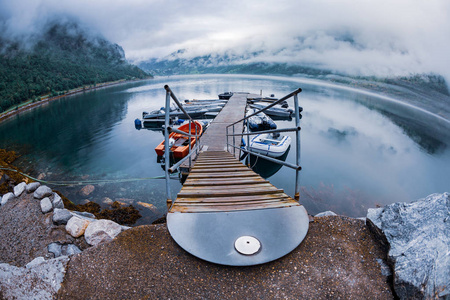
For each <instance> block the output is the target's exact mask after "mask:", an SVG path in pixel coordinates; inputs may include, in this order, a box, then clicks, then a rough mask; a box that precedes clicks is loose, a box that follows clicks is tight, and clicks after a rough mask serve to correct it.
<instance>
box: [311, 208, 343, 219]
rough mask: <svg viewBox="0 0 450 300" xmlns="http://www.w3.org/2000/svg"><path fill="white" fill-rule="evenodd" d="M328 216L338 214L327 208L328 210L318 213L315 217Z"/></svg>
mask: <svg viewBox="0 0 450 300" xmlns="http://www.w3.org/2000/svg"><path fill="white" fill-rule="evenodd" d="M326 216H337V215H336V214H335V213H334V212H332V211H331V210H327V211H324V212H321V213H318V214H317V215H315V216H314V218H317V217H326Z"/></svg>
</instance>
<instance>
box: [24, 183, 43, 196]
mask: <svg viewBox="0 0 450 300" xmlns="http://www.w3.org/2000/svg"><path fill="white" fill-rule="evenodd" d="M40 186H41V184H40V183H39V182H32V183H29V184H28V185H27V193H28V194H29V193H32V192H34V191H35V190H36V189H37V188H38V187H40Z"/></svg>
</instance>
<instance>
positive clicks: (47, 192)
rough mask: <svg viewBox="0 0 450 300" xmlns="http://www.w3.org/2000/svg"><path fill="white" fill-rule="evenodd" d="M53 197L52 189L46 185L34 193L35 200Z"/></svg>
mask: <svg viewBox="0 0 450 300" xmlns="http://www.w3.org/2000/svg"><path fill="white" fill-rule="evenodd" d="M51 195H53V191H52V189H51V188H49V187H48V186H46V185H41V186H40V187H38V188H37V189H36V190H35V191H34V194H33V196H34V198H36V199H42V198H44V197H50V196H51Z"/></svg>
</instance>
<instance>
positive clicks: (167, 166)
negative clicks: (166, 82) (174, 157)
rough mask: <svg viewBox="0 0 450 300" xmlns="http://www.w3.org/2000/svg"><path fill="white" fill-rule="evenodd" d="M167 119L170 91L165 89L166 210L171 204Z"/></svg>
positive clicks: (168, 119) (168, 116) (168, 117)
mask: <svg viewBox="0 0 450 300" xmlns="http://www.w3.org/2000/svg"><path fill="white" fill-rule="evenodd" d="M169 121H170V92H169V91H166V114H165V119H164V124H165V128H164V159H165V175H166V195H167V210H169V209H170V207H171V206H172V196H171V195H170V176H169V168H170V147H169V125H170V124H169Z"/></svg>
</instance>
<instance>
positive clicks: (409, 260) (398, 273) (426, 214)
mask: <svg viewBox="0 0 450 300" xmlns="http://www.w3.org/2000/svg"><path fill="white" fill-rule="evenodd" d="M367 225H368V226H369V228H370V229H371V230H372V231H373V232H374V233H375V234H376V235H378V237H379V239H380V240H381V241H382V242H383V243H385V244H387V245H388V247H389V255H388V256H389V262H390V264H392V266H393V273H394V274H393V276H394V290H395V292H396V294H397V296H398V297H399V298H400V299H423V298H425V299H435V298H446V299H448V298H450V255H449V254H448V253H449V252H448V251H449V249H450V194H449V193H444V194H432V195H430V196H428V197H426V198H424V199H420V200H418V201H414V202H411V203H394V204H391V205H388V206H386V207H384V208H378V209H370V210H369V212H368V214H367Z"/></svg>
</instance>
